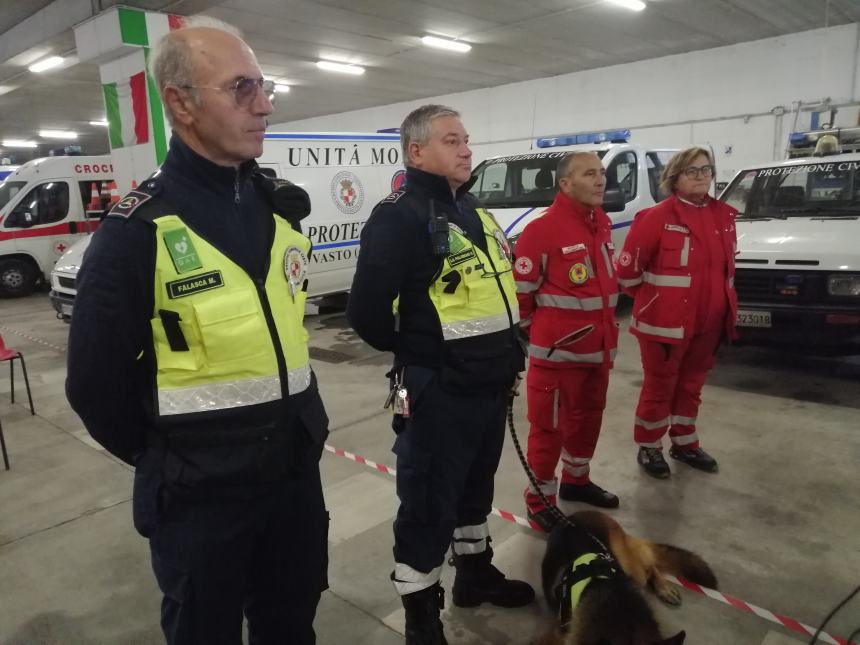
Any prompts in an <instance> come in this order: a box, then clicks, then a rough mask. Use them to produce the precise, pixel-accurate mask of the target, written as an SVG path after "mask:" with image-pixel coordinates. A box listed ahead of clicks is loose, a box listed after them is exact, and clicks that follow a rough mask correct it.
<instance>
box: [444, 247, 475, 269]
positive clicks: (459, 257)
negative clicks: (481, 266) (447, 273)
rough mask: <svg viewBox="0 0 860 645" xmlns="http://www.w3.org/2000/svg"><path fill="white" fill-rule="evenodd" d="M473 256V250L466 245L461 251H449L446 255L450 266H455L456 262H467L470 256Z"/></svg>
mask: <svg viewBox="0 0 860 645" xmlns="http://www.w3.org/2000/svg"><path fill="white" fill-rule="evenodd" d="M474 257H475V251H474V249H472V248H469V247H466V248H465V249H463V250H462V251H459V252H458V253H451V254H450V255H449V256H448V264H450V265H451V266H452V267H455V266H457V265H458V264H463V262H468V261H469V260H471V259H472V258H474Z"/></svg>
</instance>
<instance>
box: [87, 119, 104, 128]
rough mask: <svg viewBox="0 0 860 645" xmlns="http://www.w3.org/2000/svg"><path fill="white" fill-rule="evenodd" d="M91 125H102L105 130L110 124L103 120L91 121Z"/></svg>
mask: <svg viewBox="0 0 860 645" xmlns="http://www.w3.org/2000/svg"><path fill="white" fill-rule="evenodd" d="M90 125H100V126H102V127H103V128H106V127H107V126H108V122H107V120H106V119H102V120H101V121H90Z"/></svg>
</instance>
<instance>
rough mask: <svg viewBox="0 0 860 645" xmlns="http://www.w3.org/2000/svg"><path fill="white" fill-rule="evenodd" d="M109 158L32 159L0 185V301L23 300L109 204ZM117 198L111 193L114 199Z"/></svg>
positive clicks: (111, 177)
mask: <svg viewBox="0 0 860 645" xmlns="http://www.w3.org/2000/svg"><path fill="white" fill-rule="evenodd" d="M110 186H113V187H114V188H115V184H114V183H113V166H112V165H111V159H110V157H108V156H99V157H46V158H42V159H33V160H32V161H28V162H27V163H25V164H23V165H22V166H20V167H19V168H18V169H17V170H15V171H14V172H12V173H11V174H10V175H9V176H8V177H6V179H5V181H3V183H2V184H0V297H14V296H24V295H27V294H29V293H31V292H32V291H33V289H34V288H35V286H36V284H37V283H38V282H41V281H43V280H45V279H46V278H47V276H48V274H49V273H50V271H51V269H52V268H53V267H54V263H55V262H56V261H57V258H59V257H60V256H61V255H62V254H63V253H64V252H65V251H66V250H67V249H68V248H69V247H70V246H72V244H74V243H75V241H77V240H78V239H79V238H80V237H81V236H83V235H86V234H87V233H90V232H92V231H93V230H95V228H96V227H97V226H98V223H99V219H100V218H101V216H102V214H103V213H104V212H105V210H106V209H107V208H108V207H109V206H110V202H111V199H112V195H111V191H110V188H109V187H110ZM116 198H118V195H116V190H115V189H114V194H113V199H116Z"/></svg>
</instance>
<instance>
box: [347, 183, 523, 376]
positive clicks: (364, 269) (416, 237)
mask: <svg viewBox="0 0 860 645" xmlns="http://www.w3.org/2000/svg"><path fill="white" fill-rule="evenodd" d="M406 172H407V177H406V188H405V189H404V190H402V191H396V192H394V193H392V194H391V195H389V196H388V197H386V198H385V199H383V200H382V201H381V202H380V203H379V204H378V205H377V206H376V208H374V210H373V213H372V214H371V216H370V219H369V220H368V222H367V224H365V226H364V228H363V229H362V232H361V253H360V254H359V256H358V263H357V268H356V272H355V277H354V278H353V282H352V290H351V292H350V296H349V304H348V306H347V317H348V319H349V323H350V325H352V327H353V329H355V331H356V332H357V333H358V335H359V336H361V338H363V339H364V340H365V341H366V342H367V343H369V344H370V345H372V346H373V347H375V348H376V349H379V350H382V351H390V352H394V354H395V364H396V365H420V366H423V367H429V368H432V369H442V368H444V367H446V366H447V367H451V368H452V369H455V370H457V371H460V372H464V371H471V372H472V373H471V375H469V376H468V377H466V380H467V381H468V382H470V383H473V384H475V385H476V386H477V387H478V388H480V387H481V383H480V382H481V379H482V378H484V377H485V376H487V375H488V373H489V372H491V371H493V370H495V371H498V370H499V369H501V370H502V371H505V372H507V371H508V367H509V366H510V364H513V367H512V368H511V369H513V370H516V369H522V365H523V361H522V354H521V350H520V348H519V345H518V344H517V343H516V341H515V340H512V339H513V338H514V336H515V332H514V331H513V330H511V331H510V332H508V331H502V332H497V333H495V334H489V335H486V336H479V337H474V338H465V339H461V340H456V341H450V342H448V343H445V342H443V338H442V327H441V323H440V321H439V316H438V314H437V312H436V309H435V307H434V306H433V303H432V302H431V301H430V295H429V288H430V285H431V284H433V282H434V281H435V280H436V278H437V276H438V274H439V272H440V271H441V269H442V258H440V257H436V256H434V254H433V250H432V242H431V236H430V232H429V228H428V225H429V220H430V215H429V213H430V203H431V201H432V202H433V212H434V213H435V214H436V215H445V216H446V217H447V218H448V221H449V222H450V223H453V224H456V225H457V226H459V227H460V228H461V229H462V230H463V231H465V233H466V235H467V236H468V237H469V239H470V240H472V242H473V243H474V244H476V245H478V246H479V247H480V248H481V249H482V250H483V251H484V252H487V240H486V236H485V234H484V231H483V225H482V224H481V220H480V217H479V216H478V214H477V212H476V209H477V208H479V207H480V202H478V200H477V199H476V198H475V197H474V196H473V195H471V194H470V193H469V192H468V188H469V185H470V184H466V185H463V186H461V187H460V188H459V190H457V192H456V195H455V194H454V193H453V192H452V191H451V188H450V186H449V184H448V181H447V179H446V178H445V177H442V176H440V175H434V174H431V173H428V172H424V171H422V170H418V169H416V168H411V167H409V168H407V171H406ZM398 295H399V296H400V300H399V302H398V314H399V316H398V318H399V320H398V321H397V326H395V318H394V314H393V312H392V301H393V300H394V298H395V297H397V296H398ZM516 306H517V304H516V302H514V303H512V307H513V308H516ZM466 354H468V356H469V357H471V358H474V359H475V360H474V361H471V362H472V363H473V365H466V364H464V361H462V360H459V359H461V358H462V357H463V356H464V355H466ZM482 361H487V362H485V363H484V364H485V365H490V364H491V363H492V364H493V365H494V367H486V368H485V367H481V368H478V365H479V363H480V362H482ZM466 362H470V359H466ZM500 366H501V367H500ZM472 368H474V370H472ZM511 380H512V378H511Z"/></svg>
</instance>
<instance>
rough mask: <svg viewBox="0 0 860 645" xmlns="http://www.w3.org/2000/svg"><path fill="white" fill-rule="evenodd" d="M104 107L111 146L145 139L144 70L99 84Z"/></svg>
mask: <svg viewBox="0 0 860 645" xmlns="http://www.w3.org/2000/svg"><path fill="white" fill-rule="evenodd" d="M102 90H103V91H104V97H105V108H106V110H107V120H108V131H109V135H110V145H111V148H113V149H115V148H124V147H126V146H134V145H138V144H141V143H146V142H148V141H149V115H148V113H147V109H146V107H147V97H146V72H138V73H137V74H135V75H134V76H132V77H131V78H128V79H125V80H123V81H119V82H117V83H107V84H106V85H102Z"/></svg>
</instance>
